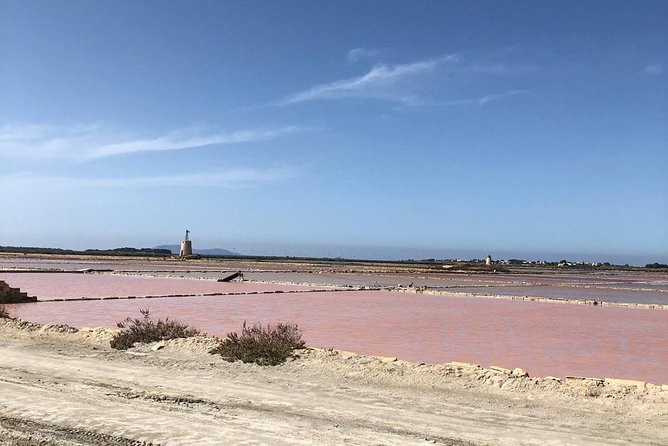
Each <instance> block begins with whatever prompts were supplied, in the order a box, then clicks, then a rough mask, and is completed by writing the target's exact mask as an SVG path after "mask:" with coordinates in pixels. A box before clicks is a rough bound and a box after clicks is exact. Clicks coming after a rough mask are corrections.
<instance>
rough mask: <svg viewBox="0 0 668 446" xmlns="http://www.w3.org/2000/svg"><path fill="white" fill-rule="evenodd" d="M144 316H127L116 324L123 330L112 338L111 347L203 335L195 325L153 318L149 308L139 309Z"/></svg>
mask: <svg viewBox="0 0 668 446" xmlns="http://www.w3.org/2000/svg"><path fill="white" fill-rule="evenodd" d="M139 312H140V313H141V315H142V317H139V318H130V317H129V318H127V319H125V320H124V321H121V322H119V323H117V324H116V326H117V327H118V328H120V329H121V330H122V331H121V332H119V333H117V334H115V335H114V337H113V338H112V339H111V343H110V344H111V347H112V348H115V349H117V350H127V349H129V348H132V346H134V344H135V343H137V342H139V343H142V344H148V343H151V342H156V341H165V340H168V339H177V338H190V337H193V336H199V335H202V333H201V332H200V331H199V330H198V329H196V328H193V327H190V326H188V325H187V324H183V323H181V322H178V321H174V320H171V319H169V318H167V319H164V320H163V319H158V320H154V319H151V314H150V311H149V309H148V308H146V309H143V310H139Z"/></svg>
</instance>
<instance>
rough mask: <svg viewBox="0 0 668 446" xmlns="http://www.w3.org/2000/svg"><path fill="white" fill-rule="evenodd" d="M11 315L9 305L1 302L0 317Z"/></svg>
mask: <svg viewBox="0 0 668 446" xmlns="http://www.w3.org/2000/svg"><path fill="white" fill-rule="evenodd" d="M10 317H11V316H10V315H9V311H8V310H7V307H5V306H4V305H2V304H0V319H9V318H10Z"/></svg>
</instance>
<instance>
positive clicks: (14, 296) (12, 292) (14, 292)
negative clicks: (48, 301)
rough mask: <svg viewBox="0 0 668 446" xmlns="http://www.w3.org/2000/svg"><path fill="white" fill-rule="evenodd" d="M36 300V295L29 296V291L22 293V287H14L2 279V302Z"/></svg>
mask: <svg viewBox="0 0 668 446" xmlns="http://www.w3.org/2000/svg"><path fill="white" fill-rule="evenodd" d="M36 300H37V298H36V297H29V296H28V293H22V292H21V290H20V289H18V288H12V287H10V286H9V285H7V284H6V283H5V282H4V281H2V280H0V304H16V303H23V302H35V301H36Z"/></svg>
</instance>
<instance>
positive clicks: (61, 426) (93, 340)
mask: <svg viewBox="0 0 668 446" xmlns="http://www.w3.org/2000/svg"><path fill="white" fill-rule="evenodd" d="M108 337H109V335H108V333H107V332H104V331H97V332H96V331H83V330H82V331H80V332H78V333H67V332H59V331H57V330H55V331H52V330H49V329H34V330H33V329H31V330H26V329H17V328H16V326H12V325H11V324H0V338H1V339H2V340H3V342H2V345H0V445H3V446H5V445H58V446H65V445H67V446H70V445H100V444H105V445H107V444H108V445H123V446H125V445H131V444H135V445H142V444H160V445H220V444H267V445H294V444H304V445H306V444H327V445H329V444H355V445H379V444H382V445H425V444H441V445H452V446H465V445H516V444H527V445H562V444H564V445H570V444H574V445H575V444H577V445H592V444H596V445H621V444H634V445H639V444H651V445H660V444H666V443H667V442H668V415H667V414H668V405H667V404H665V403H656V402H655V401H653V402H652V403H651V404H649V405H648V404H646V403H643V402H642V401H638V402H634V401H633V400H629V401H626V400H618V401H603V400H601V399H594V398H586V397H578V398H572V397H566V396H559V395H550V394H545V395H542V396H541V395H534V394H528V393H527V394H525V393H518V392H514V393H513V392H503V391H501V390H492V389H487V388H484V389H483V388H466V387H470V385H469V383H468V382H467V381H466V380H465V379H464V378H457V377H448V376H443V377H439V376H437V375H434V374H433V373H431V374H429V373H427V374H419V373H417V372H416V373H413V372H412V370H413V369H415V368H417V365H414V366H412V367H413V368H404V367H403V366H402V365H401V364H396V363H393V362H392V361H388V362H384V361H380V360H378V359H374V358H372V357H363V356H355V355H349V356H347V357H345V356H344V355H341V354H339V355H331V354H330V353H329V352H325V351H321V350H313V351H307V352H304V353H303V354H302V357H301V358H299V359H296V360H294V361H290V362H288V363H286V364H284V365H282V366H279V367H273V368H261V367H258V366H254V365H245V364H241V363H234V364H230V363H226V362H224V361H222V360H220V359H218V358H216V357H213V356H210V355H208V354H207V353H206V351H207V349H208V348H209V347H210V346H211V342H212V341H210V340H197V341H190V340H187V341H177V342H172V343H168V345H167V346H166V347H165V348H164V349H162V350H159V351H152V350H151V349H149V348H138V349H135V350H134V351H131V352H117V351H113V350H111V349H110V348H109V347H108Z"/></svg>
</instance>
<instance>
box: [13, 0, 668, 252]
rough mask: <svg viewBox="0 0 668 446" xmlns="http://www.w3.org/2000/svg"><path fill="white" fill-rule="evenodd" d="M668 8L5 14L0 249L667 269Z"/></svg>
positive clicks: (59, 7) (422, 5)
mask: <svg viewBox="0 0 668 446" xmlns="http://www.w3.org/2000/svg"><path fill="white" fill-rule="evenodd" d="M667 24H668V2H666V1H651V0H645V1H642V2H629V1H612V0H605V1H594V0H591V1H586V2H576V1H541V2H535V1H510V2H498V1H467V2H460V1H428V0H425V1H421V2H409V1H401V2H397V1H386V0H383V1H371V0H368V1H346V0H342V1H336V2H332V1H287V0H286V1H281V2H275V1H252V0H244V1H235V2H233V1H202V0H200V1H193V2H186V1H140V2H137V1H122V0H119V1H106V2H103V1H98V2H90V1H76V0H69V1H31V0H20V1H5V0H0V54H1V55H2V57H1V58H0V206H1V208H0V245H9V246H43V247H61V248H73V249H86V248H115V247H121V246H134V247H150V246H156V245H161V244H176V243H178V242H179V240H181V239H182V237H183V233H184V231H185V229H186V228H188V229H190V230H191V231H192V232H191V238H192V239H193V244H194V247H195V248H197V247H200V248H213V247H220V248H226V249H231V250H234V251H236V252H240V253H244V254H258V255H260V254H267V255H295V256H302V255H308V256H333V257H336V256H340V257H367V258H397V259H399V258H467V257H475V258H483V257H484V256H486V255H487V254H491V255H492V256H493V257H495V258H510V257H515V258H527V259H541V258H545V259H553V260H559V259H561V258H564V256H568V257H567V258H568V259H573V260H591V261H595V260H597V261H613V262H618V263H630V264H644V263H649V262H655V261H661V262H666V261H668V173H667V172H668V126H667V125H666V123H668V82H667V80H668V78H667V76H668V72H667V70H668V25H667Z"/></svg>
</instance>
